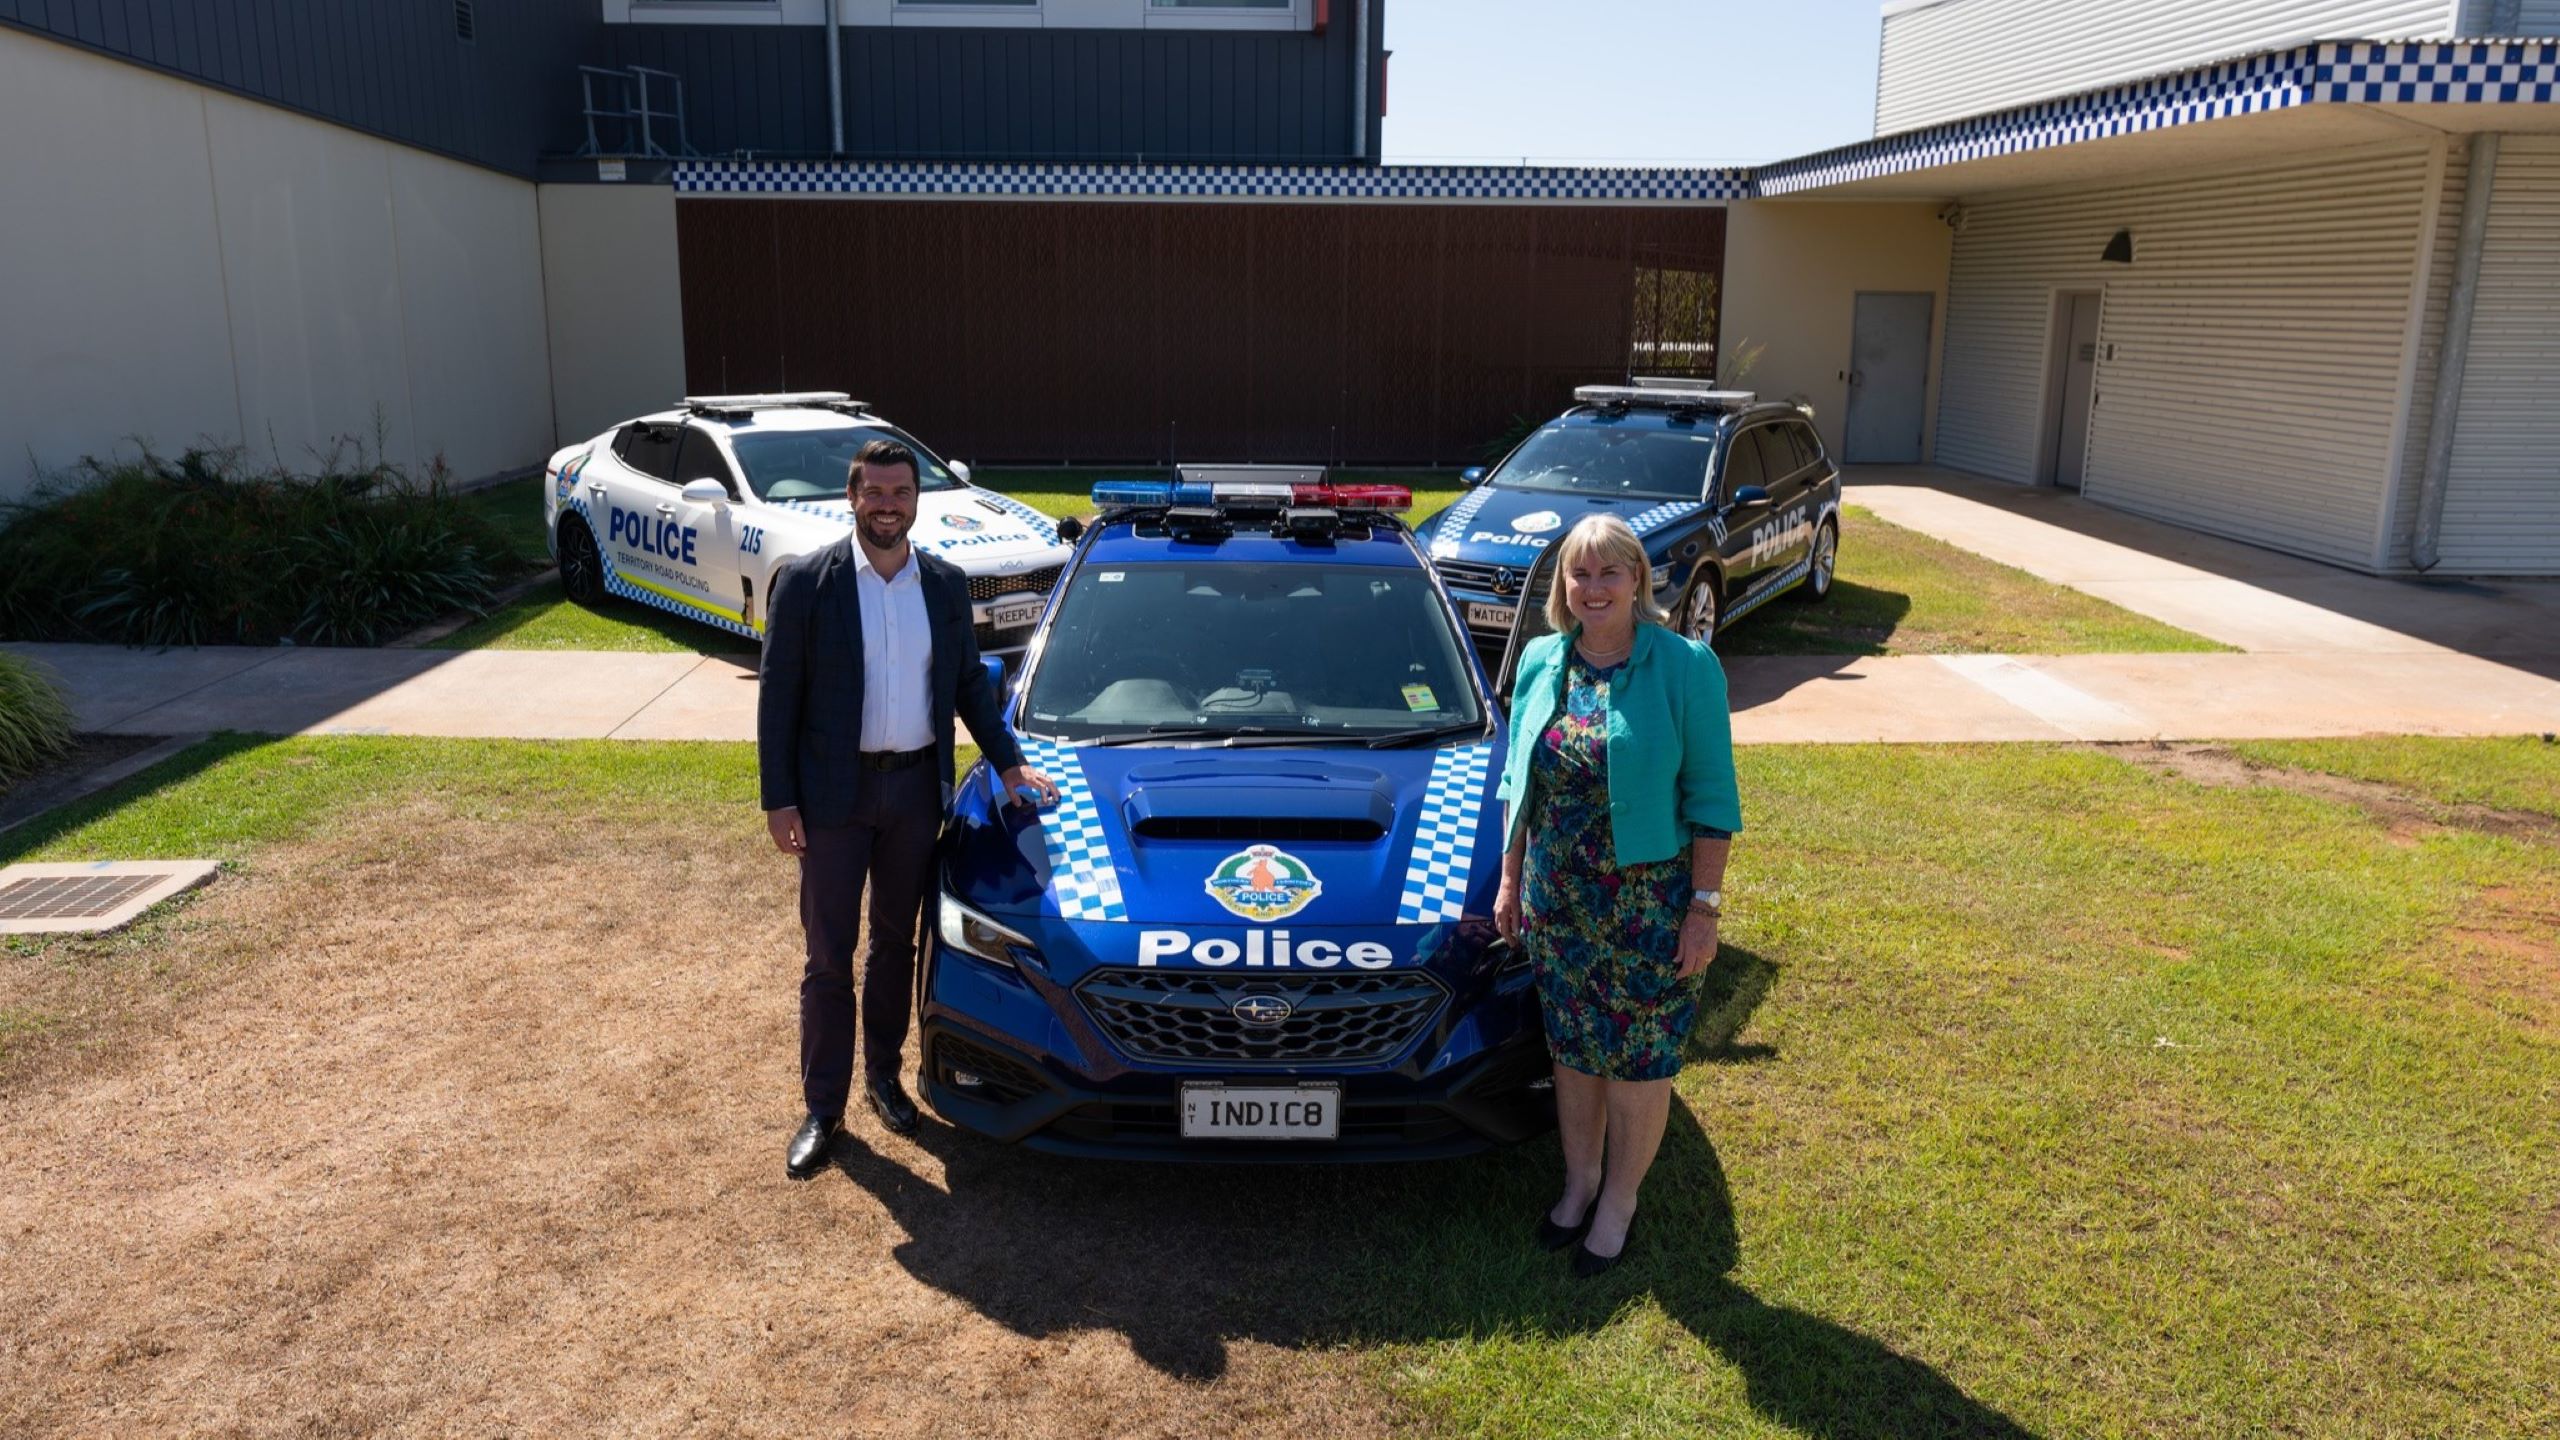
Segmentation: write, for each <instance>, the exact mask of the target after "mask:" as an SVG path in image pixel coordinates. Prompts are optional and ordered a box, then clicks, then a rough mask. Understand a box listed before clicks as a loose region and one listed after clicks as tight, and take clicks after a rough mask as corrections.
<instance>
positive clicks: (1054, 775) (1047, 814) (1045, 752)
mask: <svg viewBox="0 0 2560 1440" xmlns="http://www.w3.org/2000/svg"><path fill="white" fill-rule="evenodd" d="M1019 739H1020V743H1021V745H1022V758H1023V759H1024V760H1026V761H1028V762H1029V763H1030V764H1031V766H1032V767H1033V768H1034V769H1037V770H1039V771H1040V772H1041V773H1042V774H1044V775H1047V776H1048V777H1049V778H1050V780H1052V781H1053V782H1055V783H1056V785H1057V787H1058V803H1057V805H1056V806H1055V807H1053V808H1051V809H1049V810H1046V811H1043V812H1042V813H1041V816H1040V835H1041V839H1042V840H1043V841H1044V842H1045V843H1046V844H1047V846H1048V849H1049V899H1050V901H1051V902H1052V903H1053V904H1055V905H1056V906H1057V907H1058V916H1059V918H1060V919H1063V920H1126V919H1128V918H1129V907H1128V904H1127V903H1126V902H1125V901H1124V900H1122V899H1121V896H1120V871H1119V869H1118V868H1117V867H1116V866H1114V865H1113V864H1112V861H1111V835H1110V832H1109V831H1106V830H1104V829H1103V828H1102V811H1101V809H1100V807H1099V806H1098V805H1097V804H1096V803H1095V801H1094V798H1093V787H1092V786H1091V785H1089V784H1087V783H1085V778H1084V765H1083V762H1081V761H1079V760H1077V759H1076V752H1075V751H1074V749H1073V748H1071V747H1069V746H1065V745H1061V744H1059V743H1057V742H1056V741H1054V740H1043V739H1039V738H1037V737H1034V736H1030V735H1024V736H1021V737H1019Z"/></svg>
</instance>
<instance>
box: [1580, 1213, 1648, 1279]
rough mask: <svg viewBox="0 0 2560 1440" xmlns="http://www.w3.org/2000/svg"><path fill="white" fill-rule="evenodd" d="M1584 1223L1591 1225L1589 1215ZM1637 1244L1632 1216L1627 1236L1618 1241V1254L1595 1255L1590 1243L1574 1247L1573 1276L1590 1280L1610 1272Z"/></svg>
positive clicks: (1585, 1217)
mask: <svg viewBox="0 0 2560 1440" xmlns="http://www.w3.org/2000/svg"><path fill="white" fill-rule="evenodd" d="M1582 1223H1583V1224H1584V1225H1585V1226H1586V1227H1587V1226H1589V1225H1590V1223H1591V1218H1590V1217H1589V1216H1587V1215H1586V1216H1584V1217H1583V1220H1582ZM1635 1244H1636V1222H1635V1221H1634V1220H1633V1219H1632V1218H1630V1219H1629V1220H1628V1221H1627V1238H1626V1239H1624V1240H1621V1241H1619V1242H1618V1253H1617V1254H1615V1255H1594V1254H1592V1253H1591V1247H1590V1246H1588V1245H1577V1246H1575V1247H1574V1248H1573V1278H1575V1279H1576V1280H1590V1279H1593V1278H1595V1277H1598V1276H1601V1275H1606V1274H1608V1273H1609V1271H1610V1270H1611V1269H1612V1268H1613V1267H1615V1266H1616V1265H1617V1263H1618V1262H1619V1261H1621V1260H1624V1259H1626V1258H1627V1252H1628V1251H1629V1250H1632V1249H1634V1248H1635Z"/></svg>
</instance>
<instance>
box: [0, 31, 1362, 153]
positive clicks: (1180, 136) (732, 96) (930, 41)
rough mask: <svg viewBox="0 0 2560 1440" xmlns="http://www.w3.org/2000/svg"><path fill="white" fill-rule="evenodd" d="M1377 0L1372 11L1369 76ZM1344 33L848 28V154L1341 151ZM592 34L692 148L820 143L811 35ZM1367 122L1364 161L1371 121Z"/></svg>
mask: <svg viewBox="0 0 2560 1440" xmlns="http://www.w3.org/2000/svg"><path fill="white" fill-rule="evenodd" d="M0 3H9V0H0ZM17 3H25V0H17ZM1336 8H1337V11H1339V10H1341V9H1345V8H1347V7H1336ZM1379 8H1382V7H1376V6H1373V7H1372V13H1371V16H1370V28H1371V32H1372V36H1371V38H1372V41H1373V44H1372V52H1373V53H1372V60H1371V65H1370V74H1371V76H1372V77H1373V78H1372V84H1373V86H1374V83H1375V81H1374V77H1375V75H1376V73H1377V60H1376V48H1377V47H1376V45H1375V43H1374V41H1375V36H1376V33H1377V31H1378V28H1379V25H1378V21H1379V17H1378V15H1377V13H1376V11H1377V10H1378V9H1379ZM1351 28H1352V27H1351V26H1350V24H1349V23H1348V22H1347V20H1346V19H1345V18H1344V17H1343V16H1341V15H1340V14H1339V13H1337V15H1336V17H1335V19H1334V21H1333V23H1332V24H1331V25H1330V26H1328V27H1327V29H1326V31H1325V33H1323V34H1321V35H1318V34H1313V33H1310V32H1306V31H1269V30H1180V29H1169V28H1168V29H1153V30H1080V29H1057V30H1044V29H1034V28H1027V27H1026V28H1015V27H1010V26H984V27H970V28H965V29H963V28H950V29H940V28H923V27H917V26H895V27H890V28H881V27H878V26H858V27H850V28H847V29H846V30H845V31H844V32H843V43H844V85H845V149H846V152H847V154H848V155H850V156H852V157H854V158H858V159H871V160H991V161H1043V160H1137V159H1142V158H1143V159H1146V160H1170V161H1188V162H1199V163H1216V162H1227V161H1235V162H1255V163H1267V164H1290V163H1296V162H1317V161H1323V162H1334V163H1340V162H1343V161H1346V160H1354V159H1358V158H1361V157H1360V156H1358V155H1355V153H1354V152H1353V150H1352V148H1351V147H1352V131H1353V128H1354V127H1353V124H1352V102H1351V96H1352V93H1353V92H1352V87H1353V86H1354V85H1356V84H1357V83H1358V78H1359V77H1358V74H1357V70H1358V67H1357V66H1356V65H1355V64H1354V63H1353V58H1354V57H1353V54H1352V39H1351ZM605 31H606V34H605V39H604V42H603V58H602V59H601V60H600V62H599V63H602V64H605V65H608V66H615V67H619V66H625V65H646V66H650V67H652V68H655V69H661V70H668V71H672V72H674V73H675V74H677V75H680V76H682V77H684V91H685V119H686V123H687V126H688V128H689V130H690V132H691V137H692V141H693V145H694V148H695V149H696V150H698V151H700V152H702V153H703V154H705V155H725V154H735V153H739V152H754V153H757V154H762V155H769V156H797V157H808V156H823V155H824V154H826V151H827V143H828V135H827V62H826V32H825V31H824V30H822V29H820V28H818V27H816V26H809V25H778V26H766V25H611V26H607V27H605ZM563 83H566V82H563ZM1369 128H1370V136H1369V139H1370V141H1371V149H1372V152H1373V153H1372V158H1374V144H1375V138H1376V130H1377V127H1376V126H1374V125H1373V126H1371V127H1369ZM576 140H577V137H576V136H575V135H574V134H569V133H555V134H554V135H553V137H552V143H551V147H550V148H551V149H553V150H554V151H567V150H571V149H574V148H575V146H576Z"/></svg>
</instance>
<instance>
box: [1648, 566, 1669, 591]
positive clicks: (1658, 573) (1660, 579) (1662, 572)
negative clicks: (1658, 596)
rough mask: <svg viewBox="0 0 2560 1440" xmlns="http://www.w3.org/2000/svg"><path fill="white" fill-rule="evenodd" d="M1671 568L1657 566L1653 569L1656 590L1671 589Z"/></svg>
mask: <svg viewBox="0 0 2560 1440" xmlns="http://www.w3.org/2000/svg"><path fill="white" fill-rule="evenodd" d="M1671 568H1672V567H1670V566H1668V565H1656V566H1654V567H1653V588H1654V589H1656V590H1668V589H1670V588H1671Z"/></svg>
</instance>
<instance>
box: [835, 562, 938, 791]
mask: <svg viewBox="0 0 2560 1440" xmlns="http://www.w3.org/2000/svg"><path fill="white" fill-rule="evenodd" d="M853 563H854V585H855V587H856V593H857V598H858V599H859V600H860V608H861V611H862V748H863V749H865V750H922V749H924V748H925V747H926V746H928V745H931V744H932V743H933V708H932V699H931V697H932V693H933V620H932V617H930V616H928V615H927V614H926V613H925V608H924V576H923V574H922V573H921V572H922V569H923V567H922V564H921V563H920V562H919V561H918V560H917V558H916V554H915V552H914V551H913V550H909V551H908V552H907V563H906V564H904V565H901V566H899V567H898V573H897V575H896V577H895V578H892V579H883V578H882V577H881V574H880V572H879V571H877V570H875V569H873V568H872V567H871V554H870V552H869V551H867V550H864V549H863V548H862V542H861V541H859V540H856V541H855V542H854V544H853Z"/></svg>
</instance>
